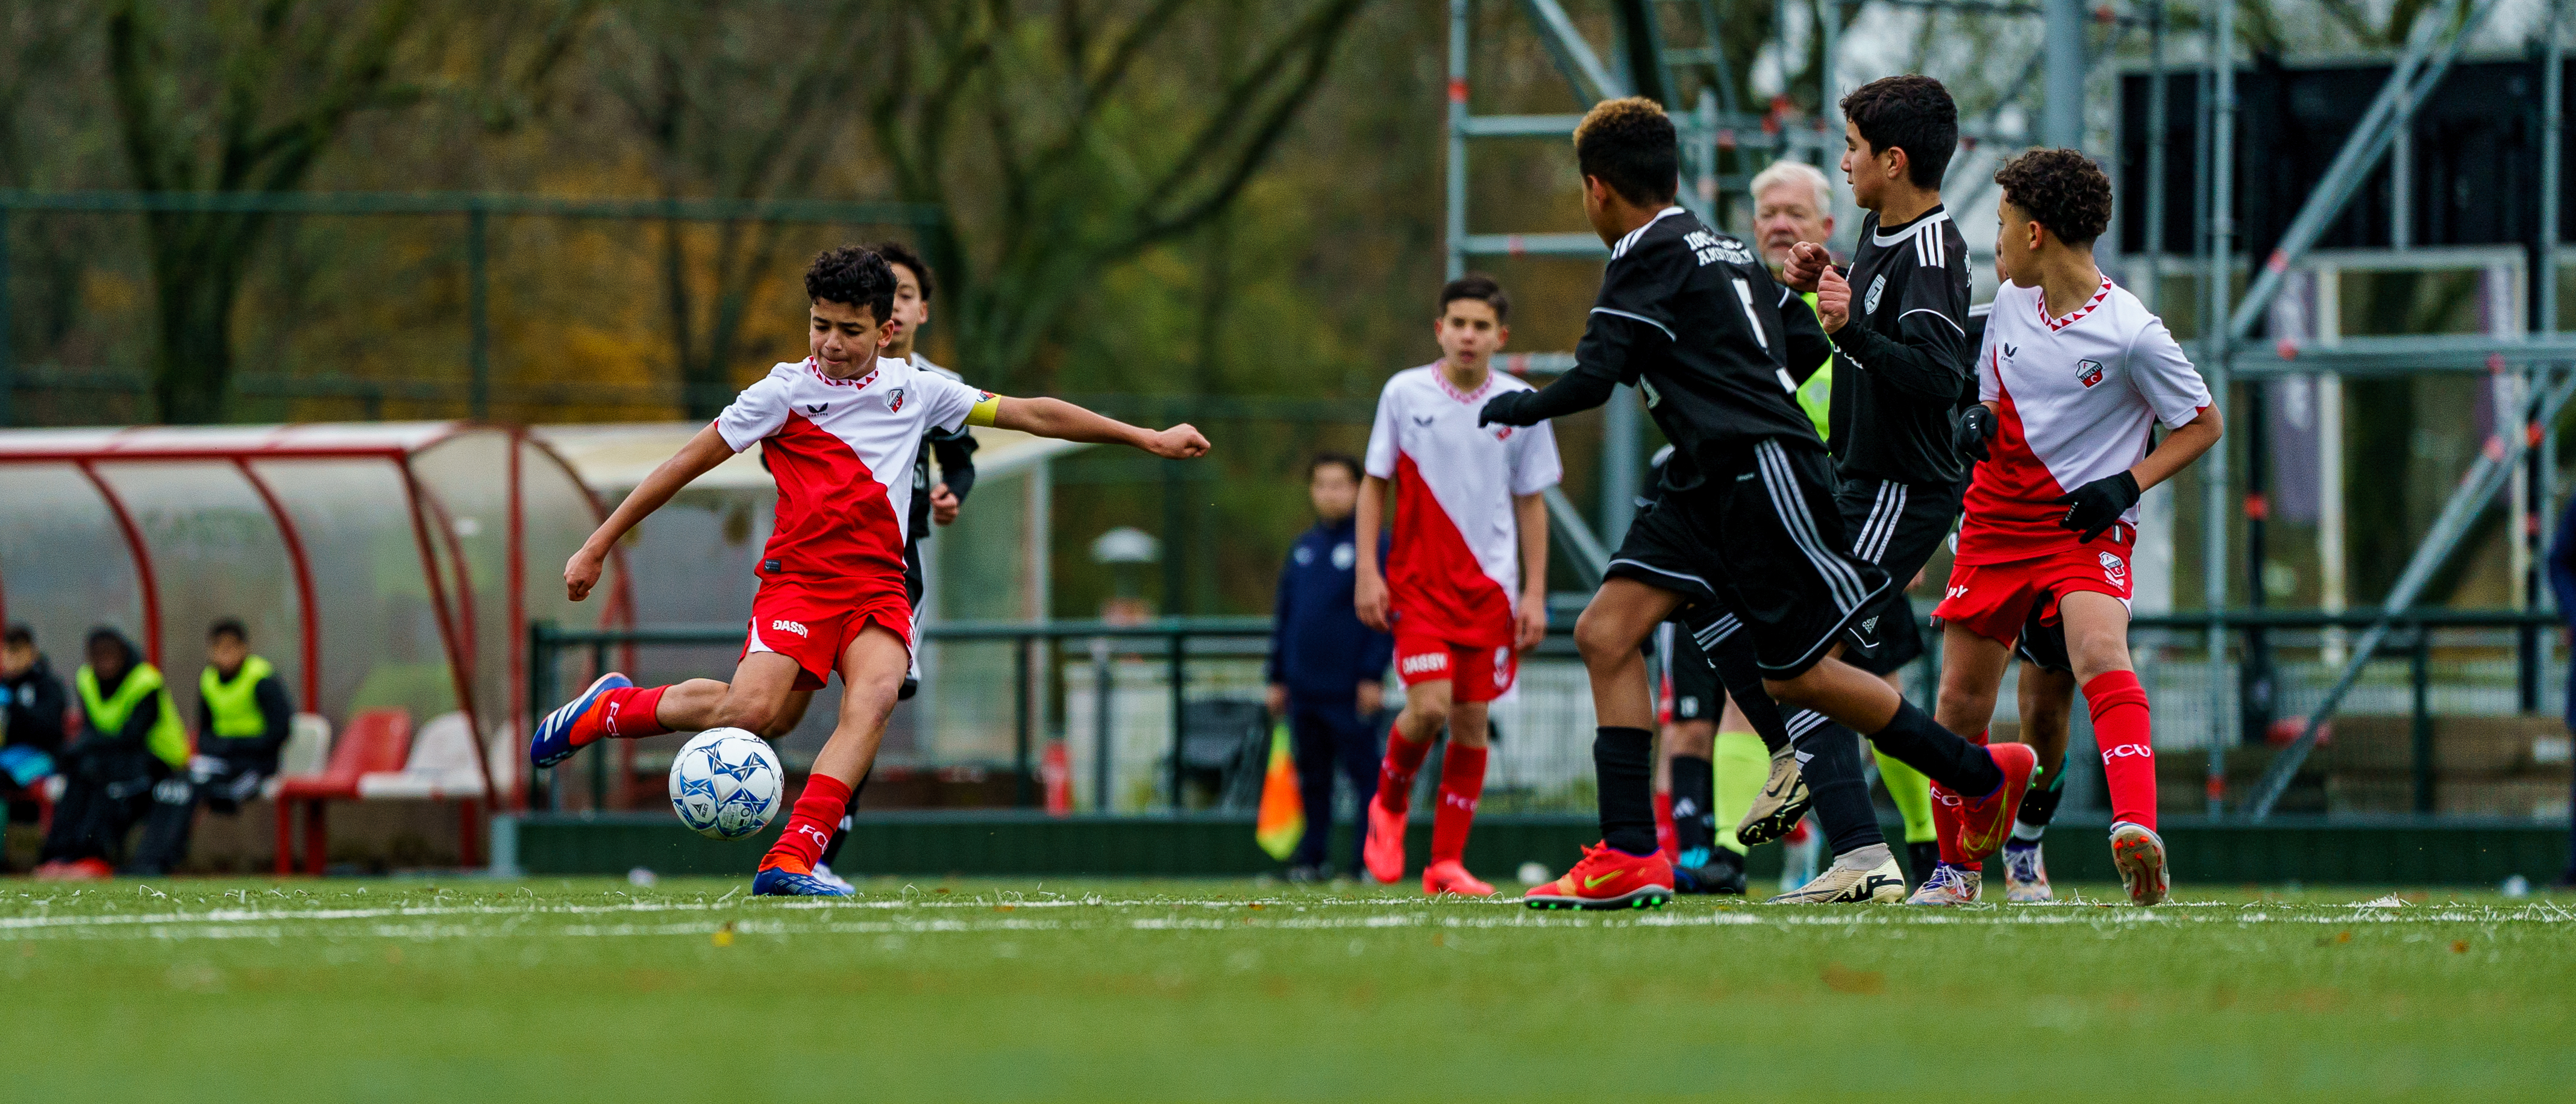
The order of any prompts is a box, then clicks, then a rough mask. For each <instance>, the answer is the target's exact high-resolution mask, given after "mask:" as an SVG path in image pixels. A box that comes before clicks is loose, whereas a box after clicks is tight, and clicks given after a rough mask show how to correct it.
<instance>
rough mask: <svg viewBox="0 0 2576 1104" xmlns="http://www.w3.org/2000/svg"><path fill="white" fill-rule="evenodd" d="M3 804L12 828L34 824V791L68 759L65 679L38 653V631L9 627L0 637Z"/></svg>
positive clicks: (0, 796)
mask: <svg viewBox="0 0 2576 1104" xmlns="http://www.w3.org/2000/svg"><path fill="white" fill-rule="evenodd" d="M0 708H5V710H6V714H7V715H6V718H5V719H0V725H5V726H6V727H5V728H0V801H5V802H7V803H8V807H9V812H8V822H9V823H12V824H34V823H35V822H36V816H37V807H36V799H35V795H34V794H33V793H31V792H30V791H31V790H32V789H33V788H34V787H35V786H36V784H38V783H40V782H42V781H44V780H45V779H46V778H49V777H51V776H52V775H53V773H54V761H55V760H56V759H57V758H59V757H60V756H61V755H62V753H63V714H64V712H65V711H66V709H67V708H68V702H67V699H66V698H65V696H64V692H63V680H62V676H60V675H56V674H55V673H54V665H53V664H52V663H51V662H48V661H47V660H46V659H45V654H44V653H43V652H39V651H37V650H36V634H35V631H34V630H32V629H29V628H28V627H27V626H26V625H24V624H16V625H11V626H9V631H8V633H7V634H6V635H5V637H0Z"/></svg>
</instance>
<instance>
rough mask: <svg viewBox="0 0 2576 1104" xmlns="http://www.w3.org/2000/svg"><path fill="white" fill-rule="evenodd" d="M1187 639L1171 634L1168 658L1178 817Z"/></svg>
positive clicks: (1174, 797)
mask: <svg viewBox="0 0 2576 1104" xmlns="http://www.w3.org/2000/svg"><path fill="white" fill-rule="evenodd" d="M1167 547H1168V545H1167ZM1188 639H1189V637H1187V636H1186V635H1183V634H1181V633H1177V632H1176V633H1173V634H1172V645H1171V647H1172V653H1171V656H1170V662H1171V669H1172V670H1171V679H1172V815H1173V816H1179V815H1181V786H1182V775H1183V772H1184V770H1185V769H1186V766H1187V764H1185V763H1183V762H1182V760H1181V745H1182V743H1183V740H1182V736H1183V733H1182V730H1181V717H1182V714H1183V713H1184V710H1183V708H1182V707H1183V705H1184V704H1185V703H1186V701H1187V698H1188V688H1187V687H1186V686H1185V685H1184V684H1183V683H1182V681H1181V680H1182V679H1184V678H1187V677H1188V669H1187V667H1186V665H1185V661H1184V660H1183V659H1182V658H1181V657H1182V648H1181V645H1182V644H1183V643H1184V642H1185V641H1187V640H1188Z"/></svg>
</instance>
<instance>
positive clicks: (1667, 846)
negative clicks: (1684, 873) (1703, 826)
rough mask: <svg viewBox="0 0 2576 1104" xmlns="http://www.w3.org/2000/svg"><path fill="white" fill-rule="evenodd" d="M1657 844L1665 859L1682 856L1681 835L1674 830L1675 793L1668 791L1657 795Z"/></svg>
mask: <svg viewBox="0 0 2576 1104" xmlns="http://www.w3.org/2000/svg"><path fill="white" fill-rule="evenodd" d="M1655 846H1656V847H1657V848H1659V849H1661V850H1662V851H1663V853H1664V861H1665V862H1671V861H1673V860H1674V859H1676V858H1679V857H1681V853H1682V843H1681V836H1680V835H1679V834H1678V833H1676V832H1674V831H1673V795H1672V794H1671V793H1670V792H1669V791H1667V792H1664V793H1658V794H1656V795H1655Z"/></svg>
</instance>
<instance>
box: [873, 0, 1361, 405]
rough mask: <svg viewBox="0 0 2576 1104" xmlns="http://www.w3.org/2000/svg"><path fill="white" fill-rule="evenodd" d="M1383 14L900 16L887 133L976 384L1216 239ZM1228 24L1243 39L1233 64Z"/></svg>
mask: <svg viewBox="0 0 2576 1104" xmlns="http://www.w3.org/2000/svg"><path fill="white" fill-rule="evenodd" d="M1367 2H1368V0H1300V2H1296V3H1275V4H1269V5H1245V6H1241V7H1237V6H1234V5H1191V4H1187V3H1183V2H1182V0H1138V2H1133V3H1117V2H1114V0H1113V2H1103V0H1092V2H1085V0H1056V2H1052V3H1047V2H1040V0H1018V2H1015V0H972V2H963V3H956V4H923V5H900V6H892V7H890V8H889V9H888V10H886V11H885V12H884V16H885V18H886V20H887V25H886V27H885V29H884V30H883V31H882V32H881V33H880V35H879V36H878V41H879V42H880V48H879V49H878V52H877V59H876V64H875V65H874V66H873V67H872V75H871V79H872V80H874V81H875V82H876V87H875V89H874V91H873V92H872V94H871V96H870V98H869V100H868V103H867V107H866V117H867V123H868V128H869V133H870V135H871V137H872V138H873V140H874V142H873V144H874V146H875V149H876V151H877V153H878V154H879V155H880V156H881V157H882V158H883V160H884V162H885V166H886V169H887V171H888V172H889V173H890V174H891V175H892V176H893V179H894V184H895V190H896V193H897V195H898V196H899V197H900V198H902V199H904V200H908V201H912V202H917V203H926V204H933V205H936V206H937V207H938V208H939V209H940V211H941V212H942V217H943V220H944V221H943V225H942V226H941V228H940V230H941V232H940V233H939V234H937V235H935V236H934V239H933V240H932V241H930V242H927V243H925V245H926V246H927V248H928V250H929V252H930V254H931V263H932V264H934V265H936V266H937V267H938V268H939V269H940V274H941V277H942V280H941V282H942V283H943V284H944V285H946V286H947V288H948V289H949V290H948V300H949V301H948V303H947V304H946V306H945V308H944V311H945V314H944V316H943V317H944V318H945V319H946V320H947V321H946V323H945V325H946V328H947V332H948V333H949V334H950V335H951V336H952V337H953V339H954V340H955V342H956V353H957V357H958V359H959V360H960V362H961V363H962V364H964V365H966V366H968V367H969V368H970V370H972V371H973V372H975V373H976V374H977V376H978V378H983V379H989V380H994V381H997V382H1000V381H1009V382H1010V383H1011V384H1012V385H1013V386H1020V387H1029V386H1043V385H1044V384H1045V382H1046V381H1045V380H1043V379H1036V378H1025V377H1023V376H1021V375H1020V374H1019V373H1022V372H1023V370H1025V369H1028V368H1029V367H1030V361H1031V358H1032V356H1033V354H1034V352H1035V351H1036V350H1037V349H1038V347H1039V345H1040V343H1041V341H1042V340H1043V339H1044V337H1045V336H1046V334H1047V333H1048V331H1049V330H1050V329H1052V328H1053V327H1055V326H1056V325H1057V324H1059V323H1060V322H1061V320H1062V319H1063V317H1064V315H1065V313H1066V312H1067V310H1069V309H1070V308H1071V306H1072V305H1073V304H1074V303H1076V302H1077V301H1078V300H1079V298H1080V297H1081V296H1082V295H1083V294H1084V293H1085V292H1086V291H1087V290H1088V289H1089V287H1090V286H1091V282H1092V280H1093V279H1094V278H1096V276H1097V275H1098V274H1099V273H1100V272H1101V271H1102V270H1103V269H1104V268H1106V267H1108V266H1110V265H1112V264H1115V263H1117V262H1119V261H1122V260H1126V259H1128V258H1131V257H1134V256H1136V255H1137V254H1139V253H1141V252H1142V251H1144V250H1146V249H1147V248H1150V247H1152V246H1154V245H1156V244H1158V243H1162V242H1167V241H1172V240H1175V239H1178V238H1181V237H1182V236H1184V235H1187V234H1189V233H1191V232H1192V231H1195V230H1197V229H1199V228H1201V227H1202V226H1204V225H1206V224H1207V223H1208V222H1209V220H1211V219H1213V218H1214V217H1215V216H1217V215H1218V214H1219V213H1220V212H1222V211H1224V210H1225V209H1226V208H1227V207H1228V205H1230V204H1232V203H1233V202H1234V200H1235V199H1236V197H1237V196H1239V195H1240V194H1241V193H1242V190H1243V188H1244V185H1245V184H1246V183H1247V182H1248V181H1250V180H1251V179H1252V177H1253V176H1254V175H1255V174H1256V173H1257V172H1259V170H1260V169H1261V168H1262V166H1263V164H1264V162H1265V161H1266V160H1267V159H1268V158H1269V157H1270V155H1271V154H1272V153H1273V152H1274V151H1275V150H1276V149H1277V148H1278V146H1279V143H1280V141H1281V139H1282V138H1283V137H1284V136H1285V135H1286V134H1287V132H1288V129H1289V126H1290V124H1291V123H1292V122H1293V121H1294V120H1295V119H1296V118H1297V115H1298V112H1299V110H1300V108H1302V107H1303V106H1304V105H1305V103H1306V102H1307V101H1308V99H1309V97H1311V96H1312V94H1313V93H1314V91H1315V89H1316V88H1317V86H1318V85H1319V84H1321V83H1322V81H1323V79H1324V76H1325V74H1326V73H1327V71H1328V70H1329V68H1330V65H1331V61H1332V56H1333V52H1334V47H1335V46H1336V45H1337V44H1338V43H1339V42H1340V41H1341V39H1342V35H1343V32H1344V31H1346V30H1347V29H1348V28H1349V27H1350V25H1351V21H1352V18H1353V16H1355V15H1356V14H1357V13H1358V12H1359V11H1360V9H1361V8H1363V7H1364V6H1365V5H1366V4H1367ZM1215 21H1226V22H1227V28H1226V33H1227V34H1232V35H1237V36H1240V37H1239V38H1237V39H1235V40H1234V41H1236V42H1239V43H1241V52H1240V54H1237V55H1235V60H1234V62H1233V63H1232V64H1227V63H1225V62H1224V61H1222V60H1218V59H1219V58H1220V57H1221V56H1222V55H1224V54H1226V53H1229V52H1231V51H1227V50H1219V49H1213V48H1208V47H1207V44H1209V43H1214V42H1217V41H1218V40H1219V36H1218V27H1217V26H1216V23H1215Z"/></svg>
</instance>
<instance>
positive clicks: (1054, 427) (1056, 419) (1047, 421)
mask: <svg viewBox="0 0 2576 1104" xmlns="http://www.w3.org/2000/svg"><path fill="white" fill-rule="evenodd" d="M993 425H994V426H996V427H998V428H1001V429H1016V430H1018V431H1020V432H1022V433H1032V434H1036V435H1037V436H1040V437H1053V438H1055V439H1056V440H1059V441H1081V442H1083V443H1085V444H1093V445H1127V446H1129V447H1132V448H1139V449H1143V450H1145V451H1147V452H1150V453H1153V454H1154V455H1156V456H1160V457H1162V458H1164V459H1166V460H1190V459H1195V458H1197V457H1200V456H1205V455H1207V450H1208V439H1207V438H1206V437H1203V436H1200V435H1199V431H1198V430H1196V429H1193V428H1191V427H1190V426H1189V425H1188V424H1186V423H1184V424H1181V425H1176V426H1173V427H1172V428H1170V429H1166V430H1162V431H1160V432H1157V431H1154V430H1150V429H1144V428H1141V427H1138V426H1131V425H1128V424H1127V423H1125V422H1122V421H1119V420H1118V419H1116V418H1111V417H1106V416H1104V415H1100V414H1094V413H1092V412H1091V411H1088V410H1085V409H1083V408H1081V407H1079V406H1075V405H1073V404H1072V403H1069V402H1066V401H1064V400H1062V399H1014V398H1010V397H1008V396H1004V397H1002V399H1001V405H1000V406H999V407H998V408H996V409H995V411H994V414H993Z"/></svg>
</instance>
